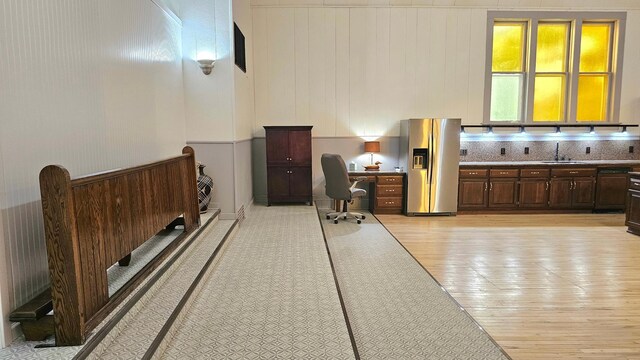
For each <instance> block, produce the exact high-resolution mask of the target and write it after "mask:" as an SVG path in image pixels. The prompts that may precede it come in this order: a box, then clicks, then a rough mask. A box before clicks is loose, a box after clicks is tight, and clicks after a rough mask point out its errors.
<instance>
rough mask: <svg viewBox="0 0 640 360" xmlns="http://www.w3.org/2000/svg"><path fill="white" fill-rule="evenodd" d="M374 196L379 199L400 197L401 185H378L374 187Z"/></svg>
mask: <svg viewBox="0 0 640 360" xmlns="http://www.w3.org/2000/svg"><path fill="white" fill-rule="evenodd" d="M376 196H380V197H398V196H402V185H378V186H376Z"/></svg>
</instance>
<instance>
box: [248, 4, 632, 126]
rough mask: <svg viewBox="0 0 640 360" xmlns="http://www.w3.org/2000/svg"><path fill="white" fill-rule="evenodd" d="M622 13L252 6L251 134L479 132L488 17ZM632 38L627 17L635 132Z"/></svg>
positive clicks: (627, 100)
mask: <svg viewBox="0 0 640 360" xmlns="http://www.w3.org/2000/svg"><path fill="white" fill-rule="evenodd" d="M274 2H276V3H277V4H276V3H274ZM276 5H277V6H276ZM622 6H626V7H627V8H633V9H640V2H637V1H629V0H623V1H616V0H614V1H606V2H605V1H568V0H566V1H546V0H537V1H526V0H523V1H521V0H517V1H516V0H514V1H504V0H499V1H498V0H485V1H482V0H475V1H474V0H466V1H460V0H457V1H453V0H451V1H444V0H440V1H439V0H413V1H412V0H372V1H366V0H362V1H360V0H353V1H342V0H332V1H321V0H317V1H316V0H308V1H302V0H286V1H282V0H281V1H277V0H253V28H254V33H255V36H254V42H253V43H254V58H255V59H260V61H257V62H256V64H255V70H256V73H255V103H256V124H255V126H254V134H255V135H257V136H262V134H263V131H262V129H261V126H262V125H265V124H269V125H287V124H308V125H313V126H314V128H313V135H314V136H321V137H322V136H365V135H387V136H396V135H398V125H397V124H398V120H400V119H403V118H409V117H431V116H433V117H440V116H448V117H461V118H462V119H463V122H464V123H465V124H479V123H481V122H482V114H483V97H484V94H483V91H484V66H485V52H486V22H487V10H488V9H501V10H504V9H508V8H518V9H522V8H525V7H526V8H531V9H535V10H541V9H572V10H576V9H581V10H584V9H601V8H603V7H606V8H607V9H611V10H619V9H621V8H622V9H625V7H622ZM638 38H640V11H638V10H633V11H629V12H628V20H627V36H626V42H625V61H624V69H623V87H622V94H621V112H620V113H621V118H620V120H621V121H623V122H637V121H638V117H637V114H638V110H640V109H639V107H640V104H639V102H640V100H639V99H640V66H639V65H638V64H639V60H640V56H639V53H640V42H638Z"/></svg>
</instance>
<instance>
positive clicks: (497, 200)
mask: <svg viewBox="0 0 640 360" xmlns="http://www.w3.org/2000/svg"><path fill="white" fill-rule="evenodd" d="M517 206H518V179H493V178H492V179H490V180H489V207H490V208H515V207H517Z"/></svg>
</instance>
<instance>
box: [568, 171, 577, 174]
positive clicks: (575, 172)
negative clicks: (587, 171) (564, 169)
mask: <svg viewBox="0 0 640 360" xmlns="http://www.w3.org/2000/svg"><path fill="white" fill-rule="evenodd" d="M577 173H578V172H577V171H569V174H577Z"/></svg>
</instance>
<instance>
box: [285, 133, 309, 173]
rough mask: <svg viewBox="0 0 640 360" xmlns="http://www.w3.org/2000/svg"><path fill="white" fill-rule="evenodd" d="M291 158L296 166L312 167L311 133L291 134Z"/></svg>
mask: <svg viewBox="0 0 640 360" xmlns="http://www.w3.org/2000/svg"><path fill="white" fill-rule="evenodd" d="M289 158H291V160H290V161H291V165H294V166H300V165H302V166H304V165H311V131H307V130H291V131H290V132H289Z"/></svg>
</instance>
